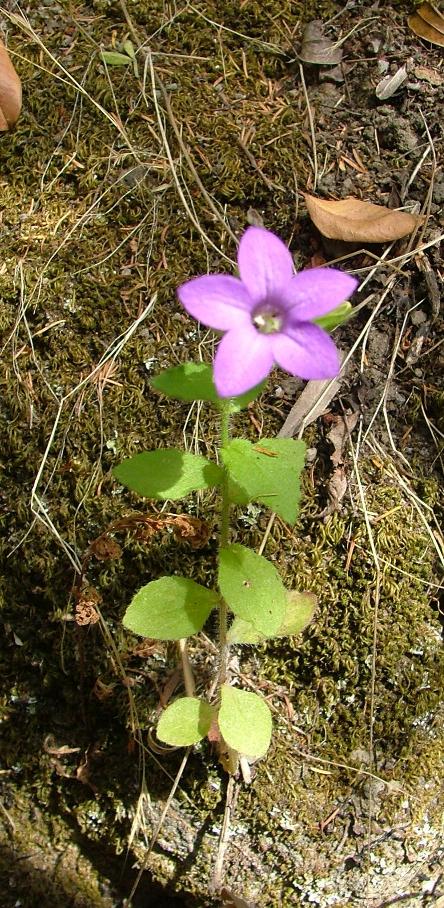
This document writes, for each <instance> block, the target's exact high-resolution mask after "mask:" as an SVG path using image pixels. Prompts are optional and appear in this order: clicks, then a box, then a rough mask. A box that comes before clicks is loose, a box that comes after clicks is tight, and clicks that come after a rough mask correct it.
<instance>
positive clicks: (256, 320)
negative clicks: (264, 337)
mask: <svg viewBox="0 0 444 908" xmlns="http://www.w3.org/2000/svg"><path fill="white" fill-rule="evenodd" d="M283 323H284V319H283V315H282V312H281V311H280V309H279V308H278V307H277V306H265V307H261V308H260V309H256V312H254V313H253V325H254V327H255V328H257V330H258V331H259V333H260V334H276V333H277V332H278V331H281V329H282V325H283Z"/></svg>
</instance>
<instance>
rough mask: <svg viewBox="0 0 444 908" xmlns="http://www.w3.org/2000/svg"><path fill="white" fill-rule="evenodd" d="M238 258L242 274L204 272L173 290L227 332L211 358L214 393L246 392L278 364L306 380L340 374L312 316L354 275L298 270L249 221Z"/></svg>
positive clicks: (338, 296)
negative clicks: (249, 225)
mask: <svg viewBox="0 0 444 908" xmlns="http://www.w3.org/2000/svg"><path fill="white" fill-rule="evenodd" d="M237 260H238V266H239V274H240V277H239V278H238V277H233V276H232V275H229V274H208V275H204V276H202V277H196V278H193V279H192V280H190V281H187V283H186V284H182V286H181V287H179V289H178V291H177V292H178V296H179V300H180V302H181V303H182V305H183V306H184V308H185V309H186V310H187V312H188V313H189V314H190V315H192V316H193V317H194V318H196V319H198V321H200V322H202V324H203V325H207V326H208V327H209V328H214V329H215V330H216V331H223V332H225V333H224V336H223V337H222V340H221V342H220V344H219V346H218V349H217V352H216V356H215V360H214V383H215V386H216V390H217V393H218V394H219V396H220V397H237V396H238V395H239V394H243V393H244V392H245V391H249V390H250V389H251V388H254V387H255V385H258V384H259V383H260V382H261V381H263V379H264V378H266V377H267V375H268V374H269V372H270V371H271V369H272V368H273V366H274V365H275V364H277V365H278V366H280V367H281V369H284V371H285V372H289V373H290V375H298V376H299V377H300V378H304V379H312V378H317V379H319V378H333V377H334V376H335V375H337V374H338V372H339V356H338V351H337V349H336V347H335V345H334V343H333V341H332V339H331V337H330V336H329V335H328V334H327V333H326V331H324V330H323V329H322V328H320V327H319V325H315V324H313V319H316V318H319V317H320V316H322V315H325V313H326V312H330V311H331V310H332V309H335V308H336V307H337V306H338V305H339V304H340V303H342V302H343V301H344V300H346V299H347V298H348V297H349V296H350V295H351V294H352V293H353V291H354V290H355V289H356V286H357V283H358V282H357V281H356V279H355V278H354V277H351V276H350V275H349V274H344V273H343V272H342V271H338V270H337V269H334V268H311V269H308V270H306V271H300V272H299V273H298V274H295V273H294V269H293V260H292V257H291V255H290V252H289V251H288V249H287V247H286V245H285V244H284V243H283V242H282V240H280V239H279V237H277V236H276V235H275V234H274V233H271V231H269V230H265V229H263V228H262V227H248V229H247V230H246V231H245V233H244V234H243V236H242V238H241V240H240V243H239V249H238V256H237Z"/></svg>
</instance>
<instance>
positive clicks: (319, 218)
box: [304, 193, 422, 243]
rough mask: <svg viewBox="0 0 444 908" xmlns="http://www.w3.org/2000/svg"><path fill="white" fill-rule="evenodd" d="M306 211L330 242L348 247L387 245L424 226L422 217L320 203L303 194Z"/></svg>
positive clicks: (348, 202) (363, 205)
mask: <svg viewBox="0 0 444 908" xmlns="http://www.w3.org/2000/svg"><path fill="white" fill-rule="evenodd" d="M304 199H305V204H306V206H307V211H308V213H309V215H310V217H311V219H312V221H313V223H314V224H316V227H317V228H318V230H319V231H320V233H322V234H323V236H326V237H328V239H330V240H345V241H346V242H349V243H388V242H392V241H393V240H400V239H401V237H403V236H408V235H409V233H413V231H414V230H415V228H416V227H417V225H418V224H421V223H422V218H421V217H420V216H419V215H414V214H408V212H407V211H396V210H395V211H393V210H392V209H391V208H385V207H384V205H374V204H373V203H372V202H362V201H361V200H360V199H353V198H348V199H341V200H340V201H339V202H336V201H327V200H326V199H317V198H315V197H314V196H312V195H308V194H307V193H304Z"/></svg>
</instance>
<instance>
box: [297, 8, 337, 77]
mask: <svg viewBox="0 0 444 908" xmlns="http://www.w3.org/2000/svg"><path fill="white" fill-rule="evenodd" d="M298 57H299V59H300V60H302V62H303V63H315V64H316V65H317V66H335V65H336V64H337V63H340V62H341V60H342V50H341V48H340V47H336V45H334V44H333V42H332V41H330V40H329V39H328V38H326V37H325V35H324V24H323V22H321V20H320V19H313V21H312V22H308V23H307V25H306V26H305V28H304V33H303V35H302V45H301V49H300V51H299V54H298Z"/></svg>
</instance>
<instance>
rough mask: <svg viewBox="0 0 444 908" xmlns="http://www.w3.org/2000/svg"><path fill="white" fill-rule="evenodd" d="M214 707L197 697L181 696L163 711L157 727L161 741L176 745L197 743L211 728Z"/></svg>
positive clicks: (184, 745)
mask: <svg viewBox="0 0 444 908" xmlns="http://www.w3.org/2000/svg"><path fill="white" fill-rule="evenodd" d="M212 718H213V708H212V707H211V706H210V704H209V703H205V701H204V700H198V698H197V697H181V699H180V700H176V701H175V702H174V703H172V704H171V706H168V707H167V709H166V710H165V712H163V713H162V715H161V717H160V719H159V724H158V726H157V729H156V735H157V737H158V738H159V741H164V742H165V744H172V745H173V746H175V747H187V746H189V745H190V744H197V742H198V741H201V740H202V738H205V737H206V736H207V734H208V732H209V730H210V726H211V721H212Z"/></svg>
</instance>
